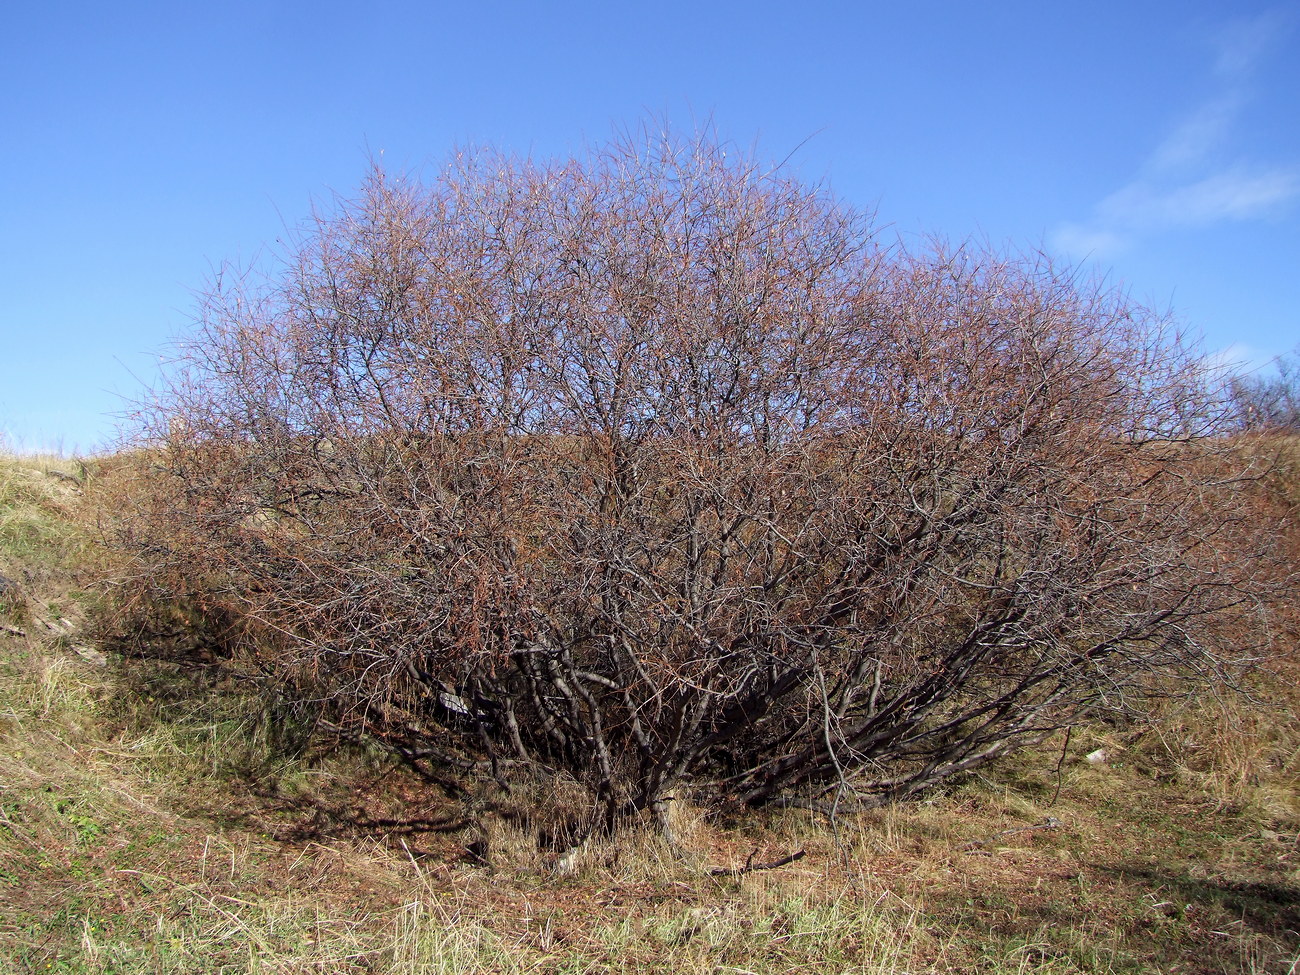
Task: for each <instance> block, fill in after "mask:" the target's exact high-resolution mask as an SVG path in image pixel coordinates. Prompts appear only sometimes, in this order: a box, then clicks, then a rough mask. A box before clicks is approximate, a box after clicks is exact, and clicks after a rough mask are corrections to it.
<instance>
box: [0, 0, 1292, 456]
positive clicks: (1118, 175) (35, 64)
mask: <svg viewBox="0 0 1300 975" xmlns="http://www.w3.org/2000/svg"><path fill="white" fill-rule="evenodd" d="M0 92H3V94H0V140H3V152H0V194H2V195H0V340H2V341H0V432H2V433H3V436H4V437H5V439H6V441H7V442H8V444H9V445H10V446H11V447H18V448H20V449H28V450H34V449H39V448H50V447H59V448H61V449H63V450H65V451H83V452H84V451H90V450H93V449H96V448H98V447H101V446H102V445H104V444H106V443H108V442H110V440H111V438H112V436H113V432H114V427H115V422H116V421H115V420H114V418H113V416H112V415H111V414H114V413H117V412H120V411H121V410H123V409H124V408H125V407H124V401H123V397H127V398H129V397H130V396H132V395H133V394H135V393H137V392H138V389H139V384H138V382H137V377H140V378H148V377H149V376H151V375H152V374H153V373H154V371H155V369H156V364H157V362H158V359H159V356H160V355H164V354H165V353H166V347H167V343H168V341H169V339H170V338H171V337H173V336H175V335H176V334H178V333H180V332H183V331H184V330H185V328H186V327H187V324H188V322H189V321H190V317H191V314H192V309H193V307H194V300H193V297H192V295H193V292H194V291H195V290H197V289H200V288H201V287H202V286H203V285H204V282H205V281H206V280H207V278H208V277H209V275H210V274H211V273H212V271H213V269H214V267H215V266H216V265H217V264H219V263H220V262H222V261H225V260H232V261H235V262H239V263H248V262H250V261H252V260H255V259H257V258H258V256H259V255H261V254H264V253H266V252H267V250H268V249H272V250H273V249H274V246H275V241H276V239H277V238H278V237H283V235H284V233H285V230H286V227H292V226H294V225H296V224H298V223H299V222H300V221H302V220H303V218H304V217H306V216H307V215H308V213H309V212H310V209H311V207H312V204H313V201H314V200H315V201H327V200H328V199H329V197H330V194H331V193H332V192H338V193H342V194H344V195H346V194H348V193H349V192H350V191H351V190H352V189H353V188H354V187H355V186H356V185H357V184H358V182H359V181H360V179H361V177H362V175H363V174H364V172H365V170H366V168H367V165H368V161H369V159H370V157H371V156H379V155H380V154H382V159H383V162H384V164H385V165H386V166H387V167H388V168H390V169H394V170H399V171H409V170H416V171H418V170H420V169H421V168H422V167H432V166H435V165H436V164H437V163H438V162H439V160H440V159H442V158H443V157H444V156H445V155H446V154H447V153H448V152H449V151H450V150H451V149H452V148H453V147H455V146H456V145H465V144H482V143H490V144H493V145H496V146H499V147H502V148H505V149H509V150H512V151H516V152H519V153H529V152H531V153H533V154H535V155H539V156H546V155H551V154H556V153H562V152H571V151H576V150H579V149H580V148H581V147H582V146H583V145H584V144H587V143H592V142H596V143H598V142H602V141H604V140H605V139H606V138H607V137H608V136H609V134H610V133H611V131H612V130H613V129H614V128H615V127H626V126H629V125H637V124H639V123H640V122H642V121H644V120H645V119H646V118H647V117H651V116H653V117H655V118H666V119H668V120H669V121H671V122H672V123H673V124H675V125H677V126H679V127H681V128H684V129H687V130H689V129H690V128H691V127H692V126H693V125H694V124H695V123H696V122H698V121H700V120H703V119H711V120H712V121H713V123H714V124H715V126H716V127H717V129H718V131H719V133H720V134H721V135H722V136H723V137H725V138H728V139H730V140H733V141H735V142H738V143H741V144H742V145H744V146H747V147H748V146H754V147H756V150H757V152H758V154H759V155H760V156H761V157H764V158H768V159H773V160H779V159H783V158H785V157H786V156H787V155H788V154H790V153H791V152H793V153H794V155H793V157H792V161H791V165H793V166H794V167H796V169H797V171H798V172H799V173H801V174H802V175H804V176H805V177H806V178H808V179H809V180H821V179H826V180H828V181H829V182H830V184H831V185H832V186H833V188H834V189H835V191H836V192H837V193H838V194H839V195H840V196H842V197H843V198H845V199H847V200H848V201H850V202H852V203H854V204H856V205H859V206H863V207H874V208H875V209H876V211H877V215H878V223H879V224H880V225H881V226H882V227H883V228H885V230H886V232H887V233H889V234H891V235H892V234H898V235H902V236H904V237H908V236H911V235H914V234H928V233H937V234H942V235H945V236H947V237H950V238H964V237H967V236H971V235H976V236H980V237H982V238H985V239H987V240H989V241H991V242H993V243H994V244H997V245H1002V244H1011V245H1013V246H1017V247H1023V248H1036V247H1042V248H1046V249H1047V250H1049V251H1052V252H1053V253H1056V254H1059V255H1061V256H1062V257H1065V258H1068V259H1072V260H1075V261H1086V262H1091V264H1093V265H1094V266H1095V267H1096V268H1097V269H1098V270H1100V271H1101V272H1103V273H1105V274H1106V275H1107V276H1108V279H1109V280H1111V281H1113V282H1114V283H1115V284H1117V285H1122V286H1124V287H1126V288H1128V289H1129V290H1130V291H1131V292H1132V293H1133V295H1134V296H1135V297H1137V298H1138V299H1140V300H1143V301H1146V302H1149V303H1152V304H1155V305H1157V306H1159V307H1161V308H1166V307H1168V308H1171V309H1172V310H1173V311H1174V312H1175V313H1176V315H1177V316H1178V317H1179V318H1180V320H1182V321H1183V322H1185V323H1186V324H1187V325H1188V326H1189V327H1190V328H1191V329H1192V330H1194V331H1196V332H1198V333H1200V334H1202V335H1203V336H1204V340H1205V343H1206V346H1207V348H1208V349H1210V350H1213V351H1218V350H1229V351H1228V352H1227V353H1226V354H1227V355H1228V356H1229V357H1235V358H1240V359H1243V360H1246V361H1248V362H1250V363H1255V364H1257V363H1261V362H1264V361H1266V360H1267V359H1268V358H1269V357H1270V356H1273V355H1276V354H1279V353H1283V352H1286V351H1288V350H1290V349H1292V348H1294V347H1295V346H1296V345H1297V343H1300V2H1283V3H1252V2H1249V0H1246V2H1236V3H1229V2H1214V3H1211V2H1195V0H1180V2H1172V0H1171V2H1141V0H1128V2H1124V3H1119V2H1094V3H1090V4H1048V3H1042V2H1041V0H1038V2H1033V3H1027V2H997V3H993V2H990V3H985V4H978V3H972V2H970V0H966V2H956V0H952V2H910V3H898V2H894V3H889V4H885V3H876V2H867V0H860V2H856V3H850V2H816V0H804V2H802V3H793V2H786V3H767V2H762V0H757V2H755V0H751V2H745V3H740V2H714V3H710V2H708V0H697V2H696V3H687V2H679V0H664V2H659V3H654V4H648V3H646V4H641V3H631V2H621V3H619V2H606V3H595V2H592V3H578V2H550V3H548V2H544V0H534V2H531V3H524V2H491V0H486V2H479V3H465V2H462V3H458V4H449V3H440V2H434V0H426V2H423V3H416V2H407V0H389V2H385V0H373V2H369V3H366V4H359V3H356V4H345V3H339V2H332V0H316V2H311V3H305V2H304V3H300V2H279V3H278V2H275V0H262V2H256V3H246V2H242V0H239V2H231V3H205V4H191V3H185V2H177V0H170V2H166V3H140V2H132V0H123V2H119V3H116V4H104V3H99V2H96V3H90V2H66V0H45V2H41V3H37V2H35V0H13V2H10V3H6V4H4V5H3V10H0Z"/></svg>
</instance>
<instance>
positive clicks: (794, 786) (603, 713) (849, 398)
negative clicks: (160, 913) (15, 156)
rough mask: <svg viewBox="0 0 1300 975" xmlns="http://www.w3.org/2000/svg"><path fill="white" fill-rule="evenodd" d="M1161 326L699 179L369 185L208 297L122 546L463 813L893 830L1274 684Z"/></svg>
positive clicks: (799, 191)
mask: <svg viewBox="0 0 1300 975" xmlns="http://www.w3.org/2000/svg"><path fill="white" fill-rule="evenodd" d="M1200 375H1201V373H1200V372H1199V371H1198V369H1197V368H1196V364H1195V361H1194V359H1193V358H1192V357H1191V356H1190V354H1189V353H1188V352H1187V351H1185V350H1184V349H1182V348H1181V347H1180V345H1179V344H1178V342H1177V341H1176V338H1175V337H1173V336H1171V335H1170V333H1169V329H1168V327H1167V324H1166V323H1165V322H1163V321H1161V320H1160V319H1158V318H1157V317H1155V316H1153V315H1152V314H1150V313H1149V312H1147V311H1145V310H1144V309H1142V308H1140V307H1137V306H1135V305H1133V304H1132V303H1130V302H1129V301H1127V300H1126V299H1125V298H1124V297H1123V296H1122V295H1117V294H1114V293H1110V292H1107V291H1105V290H1103V289H1101V288H1099V287H1094V286H1091V285H1089V284H1087V283H1086V282H1083V281H1081V280H1079V279H1078V278H1077V276H1076V275H1075V274H1074V273H1073V272H1071V271H1069V270H1061V269H1058V268H1057V267H1055V266H1053V265H1052V263H1051V262H1050V261H1049V260H1048V259H1046V258H1044V257H1042V256H1036V255H1035V256H1030V257H1028V258H1025V257H1019V256H1008V255H1003V254H999V253H997V252H995V251H993V250H991V249H989V248H983V247H977V246H974V245H969V244H968V245H962V246H957V247H952V246H948V245H945V244H943V243H930V244H926V245H924V246H921V247H916V248H903V247H902V246H894V247H884V246H882V245H881V244H880V243H879V242H878V241H877V239H876V237H875V234H874V231H873V228H872V225H871V221H870V219H869V217H868V216H867V215H864V214H862V213H858V212H855V211H853V210H852V209H851V208H849V207H847V206H846V205H844V204H843V203H841V202H839V201H837V200H836V199H834V198H833V197H832V196H831V195H830V193H829V192H827V191H826V190H825V189H823V188H820V187H809V186H807V185H804V184H802V183H800V182H799V181H798V180H796V179H793V178H791V177H788V176H786V175H784V174H783V173H782V172H781V171H780V170H779V169H778V170H769V169H764V168H763V167H761V166H760V165H758V164H757V163H756V162H755V161H754V160H753V159H750V158H747V157H745V156H743V154H737V153H736V152H735V151H734V150H727V149H726V148H725V147H722V146H720V145H719V144H718V143H717V142H715V141H713V140H711V139H709V138H707V137H701V138H697V139H694V140H691V139H680V138H677V137H673V136H664V137H644V138H634V139H625V140H622V141H617V142H615V143H614V144H612V145H610V146H608V147H607V148H605V149H603V150H601V151H598V152H594V153H592V154H591V155H589V156H587V157H585V158H575V159H568V160H563V161H555V162H545V163H543V162H537V161H532V160H518V159H513V158H506V157H503V156H501V155H498V154H495V153H492V152H482V153H474V154H465V155H461V156H459V157H456V158H455V159H453V160H452V161H451V162H450V164H449V165H448V166H447V167H446V169H445V170H444V171H443V172H441V173H439V174H438V176H437V178H436V179H434V180H432V181H431V182H429V183H427V184H424V183H421V182H419V181H417V180H415V179H410V178H393V177H390V176H387V175H385V174H384V173H382V172H379V171H376V172H374V173H373V174H372V175H371V176H370V178H369V179H368V180H367V182H366V183H365V185H364V187H363V189H362V191H361V193H360V195H359V196H358V197H357V198H356V199H355V200H351V201H346V202H341V203H339V204H338V205H337V206H336V208H335V209H333V210H332V211H331V212H329V213H326V214H323V215H321V216H319V217H318V218H317V219H316V220H315V221H314V222H313V223H312V224H311V225H310V226H309V227H308V228H307V229H305V230H304V231H303V232H302V234H301V235H300V238H299V239H298V240H297V241H296V243H295V244H294V246H293V248H292V250H291V252H290V253H289V254H288V255H287V256H286V257H285V259H284V261H283V263H282V265H281V266H280V267H278V268H277V269H276V270H275V272H274V273H273V274H271V275H268V276H265V277H262V278H258V279H256V280H253V279H251V277H250V276H244V277H239V276H234V275H231V274H227V275H224V276H222V277H219V278H218V279H217V280H216V281H215V283H214V286H213V287H212V289H211V291H210V293H209V294H208V295H207V296H206V298H205V299H204V301H203V304H202V311H201V316H200V319H199V321H198V323H197V328H196V330H195V332H194V334H193V335H192V336H191V337H189V338H187V339H186V340H185V341H184V342H183V344H182V346H181V348H180V352H179V356H178V360H177V363H176V367H175V369H174V370H173V372H172V374H171V379H170V380H169V381H168V383H167V385H166V387H165V388H164V389H162V390H160V391H159V393H158V396H157V400H156V403H155V404H154V405H153V406H152V407H151V408H150V409H148V410H146V411H144V413H143V414H142V416H141V420H142V445H143V446H144V447H145V448H146V449H145V450H143V451H142V452H141V454H140V456H142V457H144V458H147V461H148V463H149V464H150V465H152V469H151V470H150V471H149V472H148V473H147V474H145V475H144V476H143V477H142V478H141V479H139V480H137V481H135V482H132V483H133V485H134V486H133V487H132V488H131V490H130V491H128V492H127V493H128V494H129V496H130V498H131V504H130V505H129V510H128V511H127V513H126V514H125V515H124V517H123V519H122V520H121V522H120V524H119V536H120V538H121V539H122V541H123V543H124V544H127V545H130V546H133V547H134V550H135V551H136V552H137V553H139V557H140V564H141V566H142V567H143V569H142V578H144V579H147V581H148V585H149V586H152V587H154V589H155V590H156V591H158V592H160V593H163V594H168V593H170V594H178V593H186V594H189V596H190V597H191V598H194V599H197V600H199V601H200V602H201V603H202V604H203V605H204V606H209V607H219V608H220V609H221V610H222V611H223V612H225V613H227V614H229V615H231V616H232V617H233V618H237V619H239V620H241V621H242V625H241V627H240V629H239V632H240V634H241V637H240V638H239V639H238V640H236V641H235V644H234V645H233V646H232V647H231V648H230V652H231V653H232V654H233V660H234V664H232V665H237V666H239V667H241V668H243V670H244V671H245V672H248V673H257V674H259V675H260V676H261V679H263V680H266V681H269V682H271V683H273V684H274V686H275V687H276V688H277V689H278V691H279V693H281V694H283V695H287V696H290V697H292V698H293V699H295V700H298V701H313V702H316V703H317V706H318V707H319V708H320V709H321V713H322V714H323V715H325V718H326V720H327V721H328V722H330V723H331V724H332V725H333V726H335V727H340V728H349V729H352V730H355V731H357V732H360V733H365V734H367V735H370V736H373V737H374V738H376V739H378V740H381V741H383V742H386V743H388V744H389V745H391V746H392V747H393V748H395V749H397V750H398V751H399V752H400V753H401V754H403V755H404V756H406V758H407V759H408V760H410V761H411V762H413V763H415V764H417V765H420V766H422V767H425V768H427V769H430V770H434V769H458V770H462V771H465V772H481V773H484V774H493V775H496V776H497V777H498V779H500V780H501V781H504V782H507V783H508V782H509V781H511V779H512V777H513V776H515V775H517V774H519V773H520V772H521V771H524V770H528V771H530V772H535V771H536V770H537V769H544V770H553V771H556V770H562V771H564V772H566V773H568V774H571V775H573V776H576V777H577V778H579V779H580V780H582V781H583V782H585V783H587V784H588V785H589V786H590V788H591V789H592V792H593V795H594V796H596V797H598V799H599V803H600V807H601V808H602V809H603V810H604V813H605V815H606V816H607V817H608V819H609V821H610V822H613V821H615V820H617V819H618V818H619V817H621V816H623V815H626V814H629V813H633V812H639V811H643V810H646V811H650V812H653V813H655V814H656V815H658V816H660V817H662V815H663V812H664V809H665V806H664V804H665V802H666V801H668V800H669V799H670V798H671V797H675V796H686V795H692V796H695V797H698V798H701V799H704V800H707V801H711V802H721V803H730V804H735V805H742V806H743V805H761V804H764V803H768V802H771V801H773V800H775V799H778V798H781V797H788V796H791V795H802V796H804V797H805V798H808V797H814V798H815V797H816V796H819V795H826V794H829V793H830V792H831V791H833V790H849V791H850V792H851V793H852V795H853V796H854V797H855V799H856V800H857V801H859V802H862V803H868V804H869V803H878V802H884V801H888V800H891V799H894V798H898V797H903V796H907V795H910V794H912V793H914V792H916V791H917V790H919V789H922V788H925V787H927V786H930V785H932V784H934V783H936V782H939V781H941V780H943V779H945V778H947V777H949V776H952V775H953V774H955V773H959V772H962V771H964V770H968V769H971V768H974V767H975V766H977V765H979V764H980V763H983V762H986V761H988V760H990V759H993V758H995V757H997V756H999V755H1002V754H1004V753H1006V752H1007V751H1008V750H1010V749H1012V748H1014V747H1016V746H1017V745H1019V744H1022V743H1025V742H1028V741H1033V740H1036V739H1038V738H1040V737H1041V736H1043V735H1044V734H1047V733H1049V732H1051V731H1053V730H1056V729H1059V728H1061V727H1063V726H1066V725H1069V724H1070V723H1072V722H1074V721H1076V720H1077V719H1078V717H1079V716H1080V714H1082V713H1084V712H1085V711H1087V710H1089V709H1092V708H1097V707H1110V708H1124V707H1128V706H1130V705H1131V704H1132V703H1133V702H1134V701H1135V700H1136V699H1137V698H1138V697H1140V695H1141V694H1142V693H1144V692H1146V691H1148V690H1150V688H1151V686H1152V680H1153V679H1154V678H1156V677H1160V678H1161V679H1168V678H1169V677H1171V676H1172V677H1175V678H1186V677H1189V676H1194V675H1200V676H1202V677H1203V676H1205V675H1207V674H1211V673H1212V672H1214V671H1215V669H1216V667H1217V666H1218V665H1219V664H1220V663H1221V662H1222V661H1223V660H1224V659H1226V658H1227V657H1229V656H1232V655H1233V654H1234V653H1239V652H1249V651H1250V649H1251V648H1252V647H1255V646H1257V645H1258V644H1259V642H1260V641H1261V640H1262V639H1263V637H1262V636H1261V631H1260V630H1259V629H1258V628H1257V626H1256V624H1255V620H1256V612H1257V610H1259V609H1260V607H1261V606H1262V605H1263V604H1264V603H1265V602H1266V601H1267V597H1268V592H1269V591H1270V590H1268V589H1267V586H1266V580H1265V578H1264V576H1265V572H1266V570H1267V566H1266V565H1265V564H1264V560H1263V559H1262V557H1260V558H1257V557H1255V555H1256V554H1258V553H1262V552H1264V551H1265V546H1264V543H1263V542H1262V541H1260V540H1259V539H1255V538H1252V537H1250V535H1251V532H1252V530H1255V529H1260V530H1262V529H1263V527H1264V526H1263V525H1262V524H1261V523H1259V522H1258V521H1252V520H1251V518H1250V517H1249V510H1248V508H1249V504H1250V497H1249V492H1248V491H1246V490H1244V489H1242V488H1241V484H1240V482H1239V480H1238V479H1237V477H1236V475H1235V473H1234V468H1233V467H1232V466H1231V465H1230V464H1229V463H1227V462H1226V461H1225V459H1224V456H1223V449H1222V448H1223V442H1222V441H1221V440H1220V439H1216V434H1217V433H1218V432H1219V431H1218V429H1217V427H1216V424H1217V423H1218V420H1219V417H1220V412H1219V410H1218V408H1217V406H1216V404H1215V403H1213V402H1210V401H1209V400H1208V399H1207V397H1206V394H1205V393H1204V390H1203V388H1202V386H1201V385H1200V383H1199V382H1198V376H1200Z"/></svg>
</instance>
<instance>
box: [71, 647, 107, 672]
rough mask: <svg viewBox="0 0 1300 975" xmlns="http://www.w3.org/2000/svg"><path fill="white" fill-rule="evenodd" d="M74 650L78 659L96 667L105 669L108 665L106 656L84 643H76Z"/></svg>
mask: <svg viewBox="0 0 1300 975" xmlns="http://www.w3.org/2000/svg"><path fill="white" fill-rule="evenodd" d="M72 649H73V651H74V652H75V653H76V654H77V656H78V657H80V658H81V659H82V660H84V661H86V662H87V663H92V664H94V665H95V666H96V667H103V666H105V665H106V664H107V663H108V657H107V656H106V655H105V654H103V653H100V652H99V651H98V650H96V649H95V648H94V647H91V646H87V645H86V644H84V643H74V644H73V645H72Z"/></svg>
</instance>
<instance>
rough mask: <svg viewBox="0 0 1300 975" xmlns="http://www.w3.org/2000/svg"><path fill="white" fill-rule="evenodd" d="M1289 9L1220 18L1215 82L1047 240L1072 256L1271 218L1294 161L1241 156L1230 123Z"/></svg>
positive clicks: (1295, 174)
mask: <svg viewBox="0 0 1300 975" xmlns="http://www.w3.org/2000/svg"><path fill="white" fill-rule="evenodd" d="M1295 20H1296V18H1295V17H1294V16H1292V14H1291V13H1290V12H1286V11H1269V12H1266V13H1264V14H1261V15H1259V16H1257V17H1254V18H1251V19H1246V20H1241V21H1238V22H1235V23H1232V24H1229V25H1227V27H1225V28H1224V30H1223V31H1222V33H1221V34H1220V36H1219V38H1218V41H1217V43H1216V45H1215V46H1216V49H1217V55H1216V60H1215V64H1214V70H1215V74H1216V75H1217V77H1218V78H1219V79H1220V81H1221V88H1220V91H1218V92H1217V93H1216V94H1215V95H1214V96H1213V97H1211V98H1209V99H1207V100H1206V101H1205V102H1203V103H1202V104H1200V105H1198V106H1196V107H1195V108H1194V109H1193V110H1192V111H1190V112H1188V113H1187V115H1186V116H1185V117H1184V118H1183V119H1181V120H1180V121H1178V122H1177V124H1175V125H1174V126H1173V127H1172V128H1171V129H1170V131H1169V134H1168V135H1167V136H1166V137H1165V138H1164V139H1162V140H1161V141H1160V143H1159V145H1157V146H1156V148H1155V149H1154V150H1153V151H1152V152H1151V154H1150V155H1149V156H1148V157H1147V159H1146V160H1144V161H1143V163H1142V164H1141V165H1140V166H1139V167H1138V171H1137V173H1136V174H1135V175H1134V178H1133V179H1132V180H1131V181H1129V182H1128V183H1127V184H1126V185H1124V186H1122V187H1121V188H1120V189H1118V190H1116V191H1115V192H1113V193H1111V194H1109V195H1108V196H1106V197H1105V198H1104V199H1102V200H1101V201H1100V202H1099V203H1098V204H1097V205H1096V206H1095V207H1093V212H1092V215H1091V216H1090V217H1089V218H1088V219H1086V220H1083V221H1074V222H1071V223H1067V224H1063V225H1061V226H1060V227H1057V228H1056V229H1055V231H1053V232H1052V233H1051V234H1050V239H1051V241H1052V243H1053V245H1054V246H1055V247H1057V248H1059V249H1061V250H1062V251H1064V252H1065V253H1067V254H1069V255H1071V256H1072V257H1075V258H1084V257H1091V258H1099V257H1113V256H1114V255H1115V254H1117V253H1118V252H1120V251H1122V250H1123V249H1125V248H1126V247H1128V246H1131V245H1132V244H1133V243H1134V242H1135V241H1136V240H1138V239H1139V238H1141V237H1143V236H1147V235H1150V234H1156V233H1165V232H1169V231H1171V230H1177V229H1183V228H1193V227H1208V226H1212V225H1214V224H1218V223H1223V222H1229V221H1243V220H1260V219H1268V218H1270V217H1274V216H1276V215H1278V214H1279V213H1281V212H1282V211H1283V210H1284V209H1285V208H1287V207H1289V206H1290V205H1291V204H1293V203H1294V202H1295V201H1296V199H1297V198H1300V165H1295V164H1291V165H1279V164H1276V163H1263V162H1260V161H1257V160H1251V159H1245V158H1241V157H1240V154H1239V153H1237V152H1236V151H1235V147H1234V144H1233V129H1234V128H1235V127H1236V125H1237V123H1238V122H1239V120H1240V118H1241V115H1242V113H1243V110H1244V109H1245V108H1246V107H1247V106H1248V105H1249V103H1250V100H1251V93H1250V89H1249V85H1248V84H1247V82H1248V80H1249V76H1250V74H1251V73H1252V72H1253V71H1254V69H1255V67H1256V66H1257V65H1259V64H1260V62H1261V61H1262V60H1263V59H1264V58H1266V57H1268V56H1269V55H1270V54H1271V53H1272V52H1273V49H1274V48H1275V47H1276V46H1277V45H1278V44H1279V43H1280V40H1281V39H1282V38H1284V37H1285V36H1286V35H1287V34H1288V33H1289V32H1290V31H1291V29H1292V27H1293V25H1294V22H1295Z"/></svg>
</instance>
